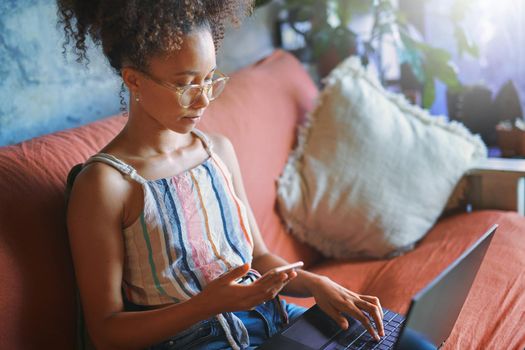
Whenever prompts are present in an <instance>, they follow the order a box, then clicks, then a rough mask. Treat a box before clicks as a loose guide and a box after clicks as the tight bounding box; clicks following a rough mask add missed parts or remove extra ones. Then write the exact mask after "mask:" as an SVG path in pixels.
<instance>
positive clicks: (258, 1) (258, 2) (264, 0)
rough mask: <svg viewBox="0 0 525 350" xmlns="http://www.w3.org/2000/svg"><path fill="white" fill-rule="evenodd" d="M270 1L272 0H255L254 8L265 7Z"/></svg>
mask: <svg viewBox="0 0 525 350" xmlns="http://www.w3.org/2000/svg"><path fill="white" fill-rule="evenodd" d="M271 1H272V0H255V7H259V6H263V5H266V4H267V3H269V2H271Z"/></svg>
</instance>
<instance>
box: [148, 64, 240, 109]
mask: <svg viewBox="0 0 525 350" xmlns="http://www.w3.org/2000/svg"><path fill="white" fill-rule="evenodd" d="M139 72H141V73H142V74H144V76H145V77H146V78H148V79H150V80H151V81H153V82H154V83H156V84H158V85H160V86H162V87H165V88H166V89H169V90H171V91H173V92H175V93H176V94H177V96H178V102H179V105H180V106H181V107H182V108H190V107H191V106H192V105H193V104H195V102H196V101H197V100H198V99H199V97H200V96H202V94H203V93H204V92H205V93H206V95H205V96H206V97H207V98H208V100H209V101H210V102H211V101H213V100H215V99H216V98H217V97H219V96H220V94H222V91H221V92H220V93H219V95H217V96H215V97H213V98H210V97H208V92H209V90H210V88H211V86H212V85H213V84H214V83H215V82H216V81H219V80H221V81H224V83H225V84H226V83H227V82H228V80H229V79H230V77H229V76H227V75H226V74H224V73H222V72H221V71H219V70H218V69H216V70H215V72H214V74H218V75H219V77H218V78H215V79H213V80H211V81H210V82H207V83H204V84H202V85H201V84H188V85H184V86H177V85H174V84H171V83H168V82H167V81H164V80H161V79H158V78H155V77H154V76H152V75H151V74H149V73H147V72H144V71H142V70H139ZM192 88H199V89H200V92H199V95H197V96H196V98H195V100H194V101H193V102H191V103H190V104H189V105H187V106H185V105H183V104H182V101H181V99H182V95H183V94H184V93H185V92H186V91H188V90H189V89H192Z"/></svg>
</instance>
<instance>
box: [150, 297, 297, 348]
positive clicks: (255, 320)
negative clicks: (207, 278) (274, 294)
mask: <svg viewBox="0 0 525 350" xmlns="http://www.w3.org/2000/svg"><path fill="white" fill-rule="evenodd" d="M281 304H282V305H283V308H284V310H286V312H287V314H288V318H289V320H290V321H292V320H294V319H295V318H297V317H299V316H300V315H301V314H302V313H303V312H305V311H306V309H305V308H303V307H300V306H297V305H294V304H288V303H286V302H285V301H284V300H281ZM234 314H235V315H236V316H237V317H239V318H240V319H241V321H242V322H243V323H244V326H245V327H246V329H247V330H248V335H249V336H250V347H249V348H248V349H255V348H256V347H257V346H259V345H261V344H262V343H264V342H265V341H266V340H267V339H268V338H270V337H271V336H272V335H274V334H275V333H277V332H279V331H280V330H281V328H283V326H284V324H283V320H282V317H281V314H280V313H279V310H277V306H276V304H275V303H274V302H271V301H269V302H265V303H263V304H261V305H259V306H257V307H256V308H255V310H250V311H239V312H234ZM230 348H231V347H230V344H229V343H228V340H227V339H226V334H225V333H224V330H223V329H222V327H221V325H220V324H219V321H218V320H217V319H216V318H211V319H209V320H204V321H201V322H199V323H197V324H195V325H193V326H192V327H190V328H188V329H186V330H184V331H183V332H181V333H179V334H177V335H175V336H173V337H171V338H170V339H167V340H166V341H163V342H162V343H160V344H156V345H154V346H152V347H150V349H151V350H161V349H162V350H175V349H177V350H178V349H183V350H186V349H188V350H218V349H230Z"/></svg>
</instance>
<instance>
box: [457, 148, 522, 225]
mask: <svg viewBox="0 0 525 350" xmlns="http://www.w3.org/2000/svg"><path fill="white" fill-rule="evenodd" d="M465 176H466V180H467V183H468V190H467V201H468V203H469V204H470V206H471V209H473V210H476V209H500V210H512V211H517V212H518V213H519V214H521V215H525V160H522V159H503V158H488V159H484V160H482V161H480V162H478V163H477V164H475V165H474V166H473V167H472V169H470V170H469V171H468V172H467V174H466V175H465Z"/></svg>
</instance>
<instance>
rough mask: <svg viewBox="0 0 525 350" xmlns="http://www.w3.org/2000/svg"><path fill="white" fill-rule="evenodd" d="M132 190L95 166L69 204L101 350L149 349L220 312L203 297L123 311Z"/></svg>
mask: <svg viewBox="0 0 525 350" xmlns="http://www.w3.org/2000/svg"><path fill="white" fill-rule="evenodd" d="M132 186H133V185H132V184H131V182H129V181H126V180H124V179H123V177H122V175H121V174H120V173H119V172H118V171H116V170H114V169H112V168H110V167H108V166H106V165H104V164H99V163H96V164H93V165H90V166H88V167H86V169H84V170H83V171H82V172H81V173H80V174H79V175H78V176H77V178H76V181H75V184H74V186H73V189H72V192H71V196H70V199H69V205H68V211H67V227H68V234H69V243H70V246H71V252H72V256H73V262H74V266H75V274H76V280H77V283H78V287H79V291H80V296H81V300H82V305H83V309H84V315H85V318H86V323H87V326H88V330H89V333H90V336H91V338H92V339H93V342H94V343H95V345H96V346H97V349H113V348H126V349H133V348H144V347H146V346H149V345H151V344H154V343H157V342H160V341H162V340H164V339H167V338H169V337H170V336H172V335H174V334H176V333H178V332H180V331H182V330H184V329H186V328H188V327H190V326H191V325H193V324H195V323H197V322H198V321H200V320H204V319H207V318H209V317H211V316H213V315H214V314H215V313H216V312H217V310H213V309H212V308H211V306H212V305H209V304H208V303H206V302H205V301H204V300H200V299H198V298H192V299H190V300H189V301H187V302H183V303H180V304H177V305H173V306H170V307H166V308H164V309H158V310H152V311H145V312H124V304H123V300H122V295H121V281H122V269H123V263H124V242H123V237H122V222H123V218H124V217H125V215H127V213H126V208H125V206H124V203H125V200H126V198H127V197H129V196H130V195H131V189H132Z"/></svg>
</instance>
